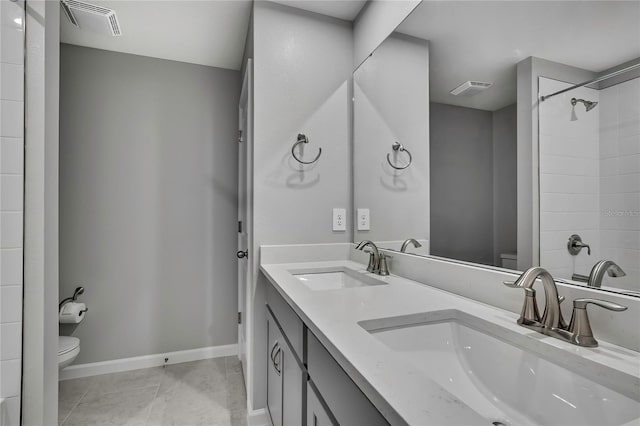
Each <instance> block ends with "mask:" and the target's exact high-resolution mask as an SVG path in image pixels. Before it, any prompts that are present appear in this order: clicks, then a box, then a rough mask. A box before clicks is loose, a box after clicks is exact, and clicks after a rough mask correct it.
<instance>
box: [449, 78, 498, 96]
mask: <svg viewBox="0 0 640 426" xmlns="http://www.w3.org/2000/svg"><path fill="white" fill-rule="evenodd" d="M491 86H493V83H485V82H484V81H465V82H464V83H462V84H461V85H460V86H458V87H456V88H455V89H453V90H452V91H450V92H449V93H451V94H452V95H454V96H473V95H476V94H478V93H480V92H482V91H483V90H487V89H488V88H489V87H491Z"/></svg>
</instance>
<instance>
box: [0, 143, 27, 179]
mask: <svg viewBox="0 0 640 426" xmlns="http://www.w3.org/2000/svg"><path fill="white" fill-rule="evenodd" d="M23 172H24V145H23V143H22V139H19V138H0V173H5V174H20V175H21V174H23Z"/></svg>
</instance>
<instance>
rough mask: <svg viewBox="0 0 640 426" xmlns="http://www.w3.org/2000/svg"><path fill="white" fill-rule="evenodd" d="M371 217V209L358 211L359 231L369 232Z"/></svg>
mask: <svg viewBox="0 0 640 426" xmlns="http://www.w3.org/2000/svg"><path fill="white" fill-rule="evenodd" d="M369 217H370V216H369V209H358V219H357V220H358V231H368V230H370V229H371V221H370V219H369Z"/></svg>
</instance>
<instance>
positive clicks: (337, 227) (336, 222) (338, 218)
mask: <svg viewBox="0 0 640 426" xmlns="http://www.w3.org/2000/svg"><path fill="white" fill-rule="evenodd" d="M333 230H334V231H346V230H347V209H337V208H336V209H333Z"/></svg>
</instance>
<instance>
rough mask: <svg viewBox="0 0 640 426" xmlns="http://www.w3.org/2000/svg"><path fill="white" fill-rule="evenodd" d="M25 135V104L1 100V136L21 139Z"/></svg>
mask: <svg viewBox="0 0 640 426" xmlns="http://www.w3.org/2000/svg"><path fill="white" fill-rule="evenodd" d="M23 133H24V104H23V103H22V102H16V101H5V100H0V136H7V137H11V138H21V137H22V135H23Z"/></svg>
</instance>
